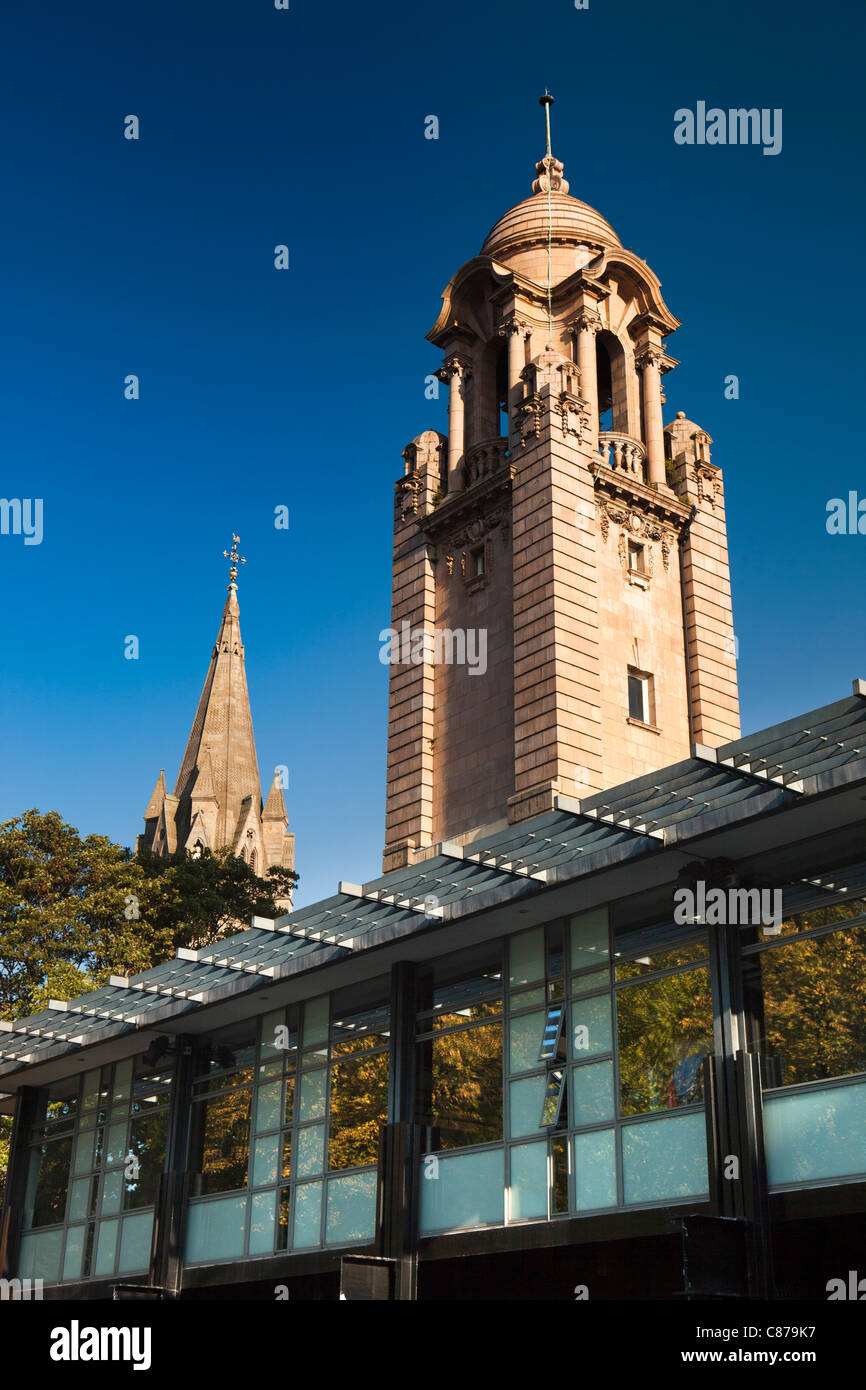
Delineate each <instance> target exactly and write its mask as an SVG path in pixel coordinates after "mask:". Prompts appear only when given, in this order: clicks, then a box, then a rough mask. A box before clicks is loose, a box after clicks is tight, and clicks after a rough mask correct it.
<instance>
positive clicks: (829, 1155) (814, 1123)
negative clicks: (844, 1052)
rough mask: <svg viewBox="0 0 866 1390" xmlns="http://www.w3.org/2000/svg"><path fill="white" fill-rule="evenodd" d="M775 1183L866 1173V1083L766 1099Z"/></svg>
mask: <svg viewBox="0 0 866 1390" xmlns="http://www.w3.org/2000/svg"><path fill="white" fill-rule="evenodd" d="M764 1143H765V1146H766V1151H767V1171H768V1178H769V1181H770V1183H771V1184H772V1185H774V1186H779V1185H781V1184H785V1185H787V1184H789V1183H795V1182H814V1181H815V1180H816V1179H818V1178H841V1177H848V1176H850V1175H853V1174H855V1173H866V1083H864V1084H863V1085H858V1086H831V1087H827V1088H823V1087H822V1088H821V1089H816V1090H814V1091H801V1092H799V1093H798V1094H796V1095H778V1096H767V1097H766V1098H765V1100H764Z"/></svg>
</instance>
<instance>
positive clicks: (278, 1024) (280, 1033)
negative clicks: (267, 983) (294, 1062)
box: [259, 1009, 298, 1061]
mask: <svg viewBox="0 0 866 1390" xmlns="http://www.w3.org/2000/svg"><path fill="white" fill-rule="evenodd" d="M297 1045H298V1035H297V1029H295V1028H292V1029H290V1028H288V1027H287V1025H286V1011H285V1009H275V1010H274V1012H273V1013H270V1014H265V1016H264V1018H263V1019H262V1037H261V1043H260V1044H259V1057H260V1058H261V1060H262V1061H266V1060H267V1059H268V1058H270V1057H283V1056H284V1055H285V1054H286V1053H287V1052H288V1051H289V1050H290V1049H291V1048H295V1047H297Z"/></svg>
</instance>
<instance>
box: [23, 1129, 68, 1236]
mask: <svg viewBox="0 0 866 1390" xmlns="http://www.w3.org/2000/svg"><path fill="white" fill-rule="evenodd" d="M71 1160H72V1136H71V1135H70V1136H69V1137H68V1138H66V1139H58V1140H55V1142H54V1143H53V1144H41V1145H40V1146H39V1148H38V1149H32V1150H31V1153H30V1177H29V1181H28V1184H27V1186H28V1202H27V1205H28V1206H29V1205H30V1202H31V1201H32V1204H33V1215H32V1218H31V1221H30V1226H31V1227H34V1226H55V1225H57V1223H58V1222H59V1221H62V1220H63V1217H64V1214H65V1212H66V1189H67V1186H68V1184H69V1165H70V1162H71ZM31 1193H32V1197H31V1195H30V1194H31Z"/></svg>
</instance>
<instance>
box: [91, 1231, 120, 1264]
mask: <svg viewBox="0 0 866 1390" xmlns="http://www.w3.org/2000/svg"><path fill="white" fill-rule="evenodd" d="M119 1231H120V1222H119V1221H100V1223H99V1226H98V1228H97V1232H96V1264H95V1265H94V1267H93V1272H94V1274H96V1275H100V1274H113V1273H114V1256H115V1254H116V1253H117V1237H118V1234H119Z"/></svg>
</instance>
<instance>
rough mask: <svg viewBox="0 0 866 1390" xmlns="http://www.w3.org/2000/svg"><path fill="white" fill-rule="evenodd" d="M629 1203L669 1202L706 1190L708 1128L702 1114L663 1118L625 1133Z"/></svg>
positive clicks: (625, 1182) (624, 1172)
mask: <svg viewBox="0 0 866 1390" xmlns="http://www.w3.org/2000/svg"><path fill="white" fill-rule="evenodd" d="M622 1176H623V1186H624V1192H625V1200H626V1202H667V1201H671V1200H672V1199H673V1198H674V1197H699V1196H702V1195H703V1194H704V1193H705V1192H706V1190H707V1129H706V1121H705V1119H704V1115H703V1113H702V1112H701V1111H699V1112H698V1113H697V1114H691V1115H660V1116H657V1117H656V1118H655V1119H653V1120H644V1121H643V1122H642V1123H641V1124H636V1125H624V1126H623V1130H622Z"/></svg>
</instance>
